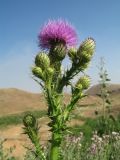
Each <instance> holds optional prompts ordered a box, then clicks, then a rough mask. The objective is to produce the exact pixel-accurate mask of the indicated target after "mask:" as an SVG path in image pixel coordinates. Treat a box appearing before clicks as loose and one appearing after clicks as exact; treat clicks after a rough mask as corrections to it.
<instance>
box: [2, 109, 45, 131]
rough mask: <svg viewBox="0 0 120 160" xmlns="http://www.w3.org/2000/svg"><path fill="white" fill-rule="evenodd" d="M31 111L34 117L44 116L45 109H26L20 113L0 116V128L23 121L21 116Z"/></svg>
mask: <svg viewBox="0 0 120 160" xmlns="http://www.w3.org/2000/svg"><path fill="white" fill-rule="evenodd" d="M28 113H31V114H33V115H35V117H36V118H41V117H43V116H46V113H47V112H46V111H44V110H43V111H39V110H37V111H26V112H23V113H20V114H12V115H8V116H2V117H0V128H4V127H6V126H8V125H16V124H22V122H23V117H24V116H25V115H26V114H28Z"/></svg>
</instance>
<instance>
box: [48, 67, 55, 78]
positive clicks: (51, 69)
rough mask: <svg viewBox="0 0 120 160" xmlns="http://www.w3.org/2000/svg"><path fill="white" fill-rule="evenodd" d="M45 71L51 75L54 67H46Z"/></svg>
mask: <svg viewBox="0 0 120 160" xmlns="http://www.w3.org/2000/svg"><path fill="white" fill-rule="evenodd" d="M47 73H48V75H49V76H50V77H51V76H52V75H53V73H54V69H53V68H48V69H47Z"/></svg>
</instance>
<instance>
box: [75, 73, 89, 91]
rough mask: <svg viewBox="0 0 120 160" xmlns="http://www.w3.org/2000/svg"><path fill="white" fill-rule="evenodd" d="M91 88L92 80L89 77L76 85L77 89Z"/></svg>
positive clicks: (85, 77) (80, 80)
mask: <svg viewBox="0 0 120 160" xmlns="http://www.w3.org/2000/svg"><path fill="white" fill-rule="evenodd" d="M89 86H90V79H89V78H88V76H83V77H81V78H80V79H79V80H78V82H77V84H76V88H78V87H82V89H88V87H89Z"/></svg>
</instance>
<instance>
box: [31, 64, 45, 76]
mask: <svg viewBox="0 0 120 160" xmlns="http://www.w3.org/2000/svg"><path fill="white" fill-rule="evenodd" d="M32 73H33V75H34V76H36V77H38V78H42V77H43V72H42V69H41V68H40V67H33V68H32Z"/></svg>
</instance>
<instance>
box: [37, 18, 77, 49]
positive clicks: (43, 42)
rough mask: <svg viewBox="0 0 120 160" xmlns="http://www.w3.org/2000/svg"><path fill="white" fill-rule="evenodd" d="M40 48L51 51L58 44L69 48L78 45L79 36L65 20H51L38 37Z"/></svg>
mask: <svg viewBox="0 0 120 160" xmlns="http://www.w3.org/2000/svg"><path fill="white" fill-rule="evenodd" d="M38 38H39V46H40V47H41V48H43V49H50V48H51V47H52V46H54V45H57V44H63V45H65V46H66V47H67V48H69V47H73V46H75V45H76V44H77V34H76V32H75V30H74V28H73V27H72V26H71V25H70V24H69V23H68V22H67V21H64V20H57V21H55V20H49V21H48V23H46V24H45V25H44V26H43V28H42V30H41V32H40V33H39V35H38Z"/></svg>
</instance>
